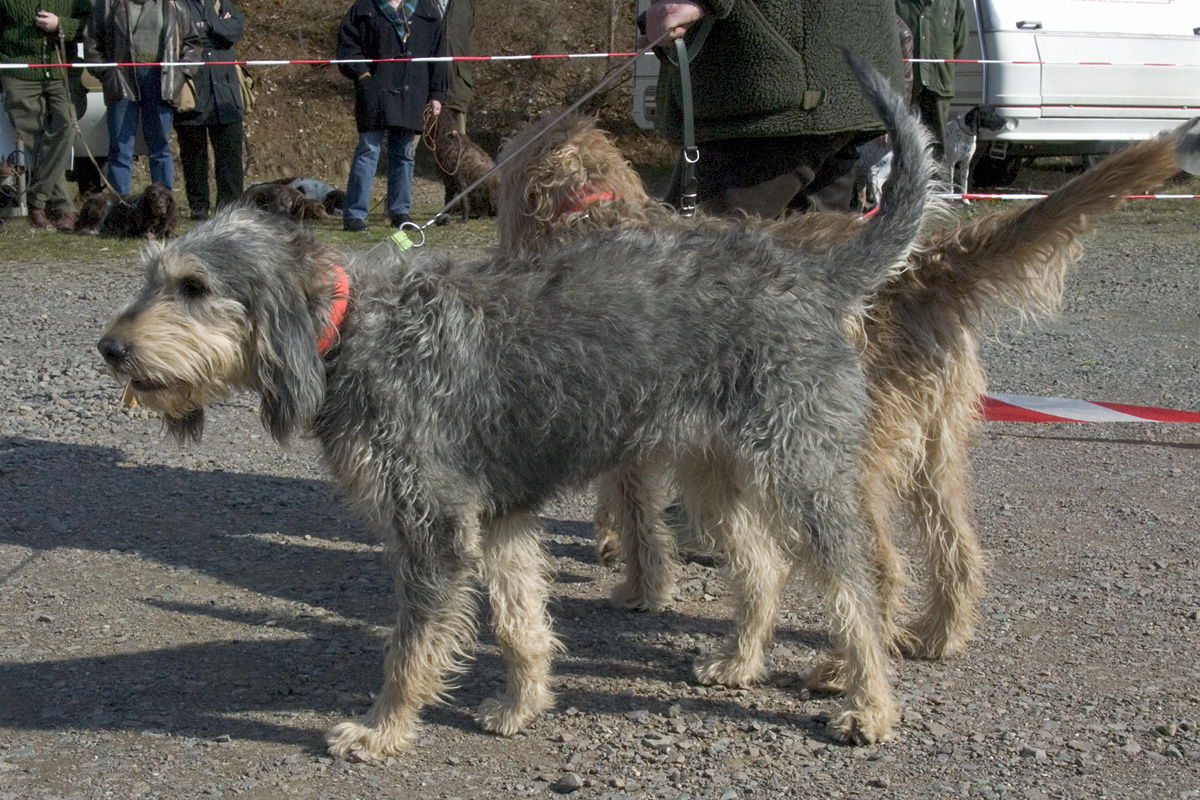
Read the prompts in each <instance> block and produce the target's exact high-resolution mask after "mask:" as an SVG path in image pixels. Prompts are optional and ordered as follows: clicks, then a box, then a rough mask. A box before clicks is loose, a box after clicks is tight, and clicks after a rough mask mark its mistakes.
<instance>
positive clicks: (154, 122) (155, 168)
mask: <svg viewBox="0 0 1200 800" xmlns="http://www.w3.org/2000/svg"><path fill="white" fill-rule="evenodd" d="M134 74H135V75H136V77H137V87H138V97H139V99H138V100H118V101H117V102H115V103H113V104H112V105H111V106H109V107H108V114H107V117H108V180H109V181H110V182H111V183H112V185H113V188H114V189H116V190H117V191H118V192H121V193H123V194H125V193H128V192H129V191H130V186H131V184H132V182H133V145H134V143H135V142H136V141H137V129H138V118H139V117H140V118H141V121H142V138H143V139H145V140H146V151H147V152H148V153H149V154H150V156H149V157H150V180H152V181H153V182H155V183H161V184H163V185H164V186H166V187H167V188H168V189H170V188H173V187H174V186H175V164H174V163H173V162H172V161H171V138H170V134H171V121H172V120H173V119H174V117H175V110H174V109H173V108H171V107H170V106H169V105H167V104H166V103H164V102H163V101H162V76H161V75H160V74H159V70H158V67H134Z"/></svg>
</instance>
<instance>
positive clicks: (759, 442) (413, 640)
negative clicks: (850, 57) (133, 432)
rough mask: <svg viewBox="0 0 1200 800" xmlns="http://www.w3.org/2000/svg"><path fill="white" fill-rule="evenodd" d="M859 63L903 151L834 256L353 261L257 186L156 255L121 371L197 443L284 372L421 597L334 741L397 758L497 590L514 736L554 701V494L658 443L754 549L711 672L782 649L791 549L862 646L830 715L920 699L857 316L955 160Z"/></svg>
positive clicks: (861, 713)
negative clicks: (354, 716)
mask: <svg viewBox="0 0 1200 800" xmlns="http://www.w3.org/2000/svg"><path fill="white" fill-rule="evenodd" d="M853 63H854V64H855V68H856V70H857V72H858V74H859V75H860V79H861V80H862V81H863V84H864V89H865V91H866V92H867V94H868V95H869V96H870V97H871V98H872V100H873V101H874V102H875V104H876V105H877V107H878V108H879V109H880V112H881V116H882V117H883V119H884V121H885V123H886V124H887V126H888V127H889V130H890V131H891V133H892V135H893V139H894V140H895V141H896V142H898V147H899V151H898V152H897V155H896V169H895V170H894V171H893V174H892V178H891V180H890V181H889V183H888V184H887V186H886V187H885V190H884V197H883V209H882V211H881V212H880V213H879V214H878V215H877V216H876V218H875V219H873V220H872V221H871V223H870V224H868V225H866V226H865V227H864V229H863V232H862V234H861V235H859V236H858V237H856V238H854V239H851V240H850V241H847V242H845V243H843V244H840V245H838V246H835V247H833V248H831V249H829V250H828V252H825V253H823V254H806V253H803V252H799V251H796V250H794V249H790V248H786V247H781V246H779V245H778V244H776V242H775V241H774V239H773V238H772V237H771V236H769V235H767V234H765V233H762V232H757V231H754V230H749V229H745V228H742V227H739V226H731V225H728V224H725V225H719V226H713V227H711V228H705V227H703V226H701V227H698V228H697V229H695V230H677V231H633V230H623V231H598V232H591V233H584V234H581V235H580V236H578V237H575V238H572V239H571V240H570V241H566V242H561V243H556V244H551V245H549V246H547V247H546V248H544V249H542V250H539V251H538V252H537V253H533V254H526V255H517V256H497V257H494V258H492V259H489V260H485V261H480V262H476V263H467V264H459V263H455V262H454V261H452V260H450V259H448V258H445V257H438V256H430V257H424V258H412V257H410V256H405V255H403V254H400V253H397V252H394V251H389V252H387V253H385V254H383V255H380V256H377V257H371V256H368V257H366V258H364V259H362V260H361V261H359V262H358V263H347V259H345V258H344V257H343V256H342V255H339V254H338V253H336V252H335V251H333V250H331V249H329V248H327V247H323V246H321V245H319V244H318V243H317V242H316V241H315V240H314V239H313V238H312V237H311V235H310V234H308V233H306V232H305V231H304V230H303V229H301V228H300V227H298V226H296V225H294V224H292V223H289V222H287V221H285V220H280V219H279V218H277V217H270V216H268V215H265V214H263V213H261V212H258V211H256V210H253V209H247V208H238V207H233V208H229V209H226V210H224V211H222V212H219V213H218V214H217V215H216V216H214V217H213V218H212V219H211V220H209V221H207V222H205V223H201V224H199V225H197V226H195V227H194V228H192V229H191V230H190V231H189V232H188V233H187V234H186V235H184V236H183V237H181V238H179V239H175V240H173V241H172V242H170V244H168V245H166V246H154V245H152V246H151V247H149V248H148V249H147V250H146V252H145V254H144V256H143V260H144V263H145V267H146V272H147V281H146V284H145V287H144V288H143V290H142V292H141V294H140V295H139V296H138V297H137V298H136V299H135V300H134V301H133V303H132V304H131V305H130V306H129V307H128V308H126V309H125V310H124V311H122V312H120V313H119V314H118V315H117V317H116V318H115V319H114V321H113V322H112V324H111V325H110V327H109V328H108V330H107V331H106V332H105V334H104V335H103V337H102V338H101V340H100V343H99V349H100V352H101V353H102V354H103V356H104V358H105V360H106V361H107V363H108V365H109V367H110V368H111V370H112V371H113V373H114V374H115V375H116V376H117V377H118V378H120V379H122V380H126V381H128V382H129V384H130V386H131V387H132V389H133V391H134V392H135V393H136V395H137V396H138V398H139V399H140V400H141V402H142V403H143V404H145V405H147V406H149V407H150V408H153V409H156V410H158V411H159V412H161V413H162V414H163V416H164V418H165V421H166V426H167V428H168V430H170V431H171V432H172V433H174V434H175V435H176V436H177V437H179V438H181V439H189V438H198V437H199V436H200V434H201V432H202V430H203V424H204V407H205V405H206V404H208V403H209V402H211V401H213V400H215V399H217V398H220V397H222V396H225V395H227V394H228V393H229V392H231V391H235V390H239V389H245V390H249V391H253V392H257V393H258V394H259V395H260V396H261V398H262V419H263V423H264V424H265V426H266V427H267V428H268V429H269V430H270V432H271V434H272V435H273V436H274V437H275V438H277V439H279V440H286V439H288V437H289V436H291V435H293V434H296V433H300V432H302V431H306V430H311V431H312V432H313V433H314V434H315V435H316V437H317V439H318V440H319V442H320V444H321V447H322V449H323V452H324V455H325V458H326V460H327V462H328V464H329V467H330V469H331V471H332V473H333V474H334V476H335V477H336V479H337V480H338V482H339V483H340V484H341V486H342V487H343V488H344V489H345V490H346V492H347V494H348V495H349V497H350V499H351V501H352V503H353V505H354V506H355V507H356V508H357V509H358V510H359V511H360V512H361V513H363V514H364V515H365V516H367V517H368V518H369V519H370V520H371V521H373V523H374V524H375V525H376V526H377V527H378V528H379V530H380V531H381V532H382V535H383V539H384V546H385V554H386V558H387V561H388V563H389V565H390V566H391V568H392V570H393V571H394V574H395V583H396V591H397V594H398V599H399V612H398V615H397V618H396V625H395V627H394V629H393V631H392V633H391V636H390V641H389V646H388V648H387V654H386V656H385V663H384V685H383V689H382V691H381V692H380V693H379V695H378V697H377V698H376V700H375V702H374V705H373V706H372V707H371V709H370V710H369V711H368V712H367V714H366V716H365V717H364V718H362V719H361V720H357V721H353V722H343V723H341V724H339V725H337V726H336V727H335V728H333V730H332V731H331V732H330V733H329V736H328V745H329V750H330V752H331V753H332V754H334V755H336V756H345V757H355V758H359V759H377V758H381V757H384V756H387V755H388V754H392V753H395V752H397V751H398V750H399V749H401V748H402V747H403V746H404V745H405V744H406V743H407V742H409V741H410V740H411V738H412V737H413V735H414V732H415V728H416V724H417V718H418V713H419V711H420V709H421V708H422V706H424V705H426V704H428V703H431V702H434V701H437V700H439V699H441V698H443V697H444V696H445V694H446V692H447V691H448V688H449V684H448V680H447V679H448V676H449V675H450V674H452V673H454V672H455V671H459V670H461V669H462V664H463V661H464V659H465V657H466V656H467V655H468V654H469V652H470V650H471V648H472V645H473V639H474V635H475V625H476V620H475V617H476V608H475V587H476V584H477V583H479V582H482V583H483V584H484V585H485V586H486V587H487V590H488V593H489V599H490V602H491V607H492V610H493V620H492V625H493V629H494V631H495V635H496V638H497V640H498V641H499V642H500V646H501V649H502V651H503V654H504V657H505V660H506V661H507V663H508V685H507V687H506V690H505V692H504V693H503V694H502V695H501V696H499V697H495V698H491V699H488V700H486V701H485V702H484V703H483V705H482V706H481V707H480V709H479V713H478V720H479V722H480V724H481V725H482V726H483V727H484V728H485V729H487V730H489V731H493V732H496V733H500V734H505V735H507V734H513V733H516V732H518V731H520V730H521V729H522V728H524V727H525V726H526V725H527V724H528V723H529V722H530V721H531V720H532V719H534V718H535V717H537V716H538V715H539V714H541V713H542V712H543V711H545V710H546V709H547V708H549V707H550V706H551V705H552V703H553V696H552V694H551V692H550V690H549V687H548V676H549V672H550V660H551V656H552V654H553V653H554V652H555V650H556V649H558V648H559V647H560V645H559V644H558V642H557V640H556V638H555V636H554V635H553V633H552V631H551V627H550V620H549V616H548V614H547V610H546V604H547V597H548V594H549V591H548V589H549V578H548V574H549V564H548V560H547V557H546V555H545V554H544V552H543V549H542V546H541V543H540V525H539V523H538V520H537V518H536V516H535V514H536V512H537V510H538V508H539V507H541V506H542V504H543V503H544V502H546V501H547V500H548V499H549V498H551V497H553V496H554V495H556V494H557V493H560V492H562V491H564V490H568V489H571V488H580V487H584V486H586V485H587V484H588V482H589V481H591V480H593V479H594V478H596V477H597V476H598V475H600V474H601V473H604V472H606V471H610V470H613V469H616V468H619V467H621V466H622V465H627V464H635V463H648V462H663V463H667V464H670V465H671V466H672V468H673V469H674V470H675V473H676V474H677V475H679V476H680V479H681V486H682V492H683V501H684V503H685V504H687V506H688V508H689V512H690V513H692V514H695V515H697V516H699V517H701V518H703V519H706V520H710V521H711V525H712V528H713V530H714V531H717V532H718V535H722V538H723V539H724V541H723V546H724V548H725V549H726V552H728V553H729V561H730V565H731V568H730V570H729V574H730V577H731V579H732V581H733V590H734V595H735V597H736V600H737V624H738V627H739V633H738V635H737V636H736V637H734V639H735V642H732V643H731V644H730V645H729V646H727V647H726V648H725V649H724V650H722V651H721V652H718V653H716V654H714V655H713V656H711V657H710V658H709V659H708V660H707V661H706V663H705V664H704V665H702V667H701V668H700V672H701V674H702V675H704V676H706V677H708V678H710V679H714V680H717V681H721V680H722V678H723V677H725V676H729V678H730V680H731V682H734V683H736V680H734V679H735V678H736V677H737V675H738V672H739V670H741V669H743V662H742V659H743V658H745V653H744V652H743V650H744V647H745V644H744V643H745V642H747V641H748V642H751V649H752V650H754V651H755V653H757V652H758V650H759V649H760V648H761V646H762V644H763V637H764V626H766V633H765V636H766V638H767V639H769V636H770V626H772V625H773V621H774V613H775V610H774V607H773V606H771V604H770V603H763V602H761V601H760V599H759V595H760V592H759V591H758V588H759V587H760V585H761V582H763V581H771V580H775V579H776V578H775V576H776V575H777V574H778V571H777V570H776V569H775V566H776V563H775V562H776V561H777V560H778V558H779V555H780V554H784V555H786V557H787V558H788V559H790V560H792V561H795V562H796V563H798V564H801V565H805V566H807V567H808V569H809V573H810V574H811V576H812V577H813V579H814V580H815V581H816V584H817V586H818V588H819V589H820V590H821V592H822V594H823V596H824V598H825V600H826V603H827V607H828V610H829V613H830V619H831V623H832V641H833V645H834V649H835V651H836V655H837V656H838V657H839V658H840V659H842V660H843V662H844V663H845V664H846V670H845V686H846V699H845V702H844V707H843V709H842V710H841V711H840V712H839V713H837V714H835V715H834V716H833V717H832V719H831V720H830V723H829V732H830V734H831V735H832V736H834V737H835V738H837V739H839V740H844V741H850V742H856V743H865V742H873V741H877V740H880V739H883V738H886V737H887V735H888V734H889V731H890V730H891V728H892V725H893V723H894V720H895V717H896V708H895V704H894V701H893V699H892V695H891V690H890V687H889V681H888V661H887V655H886V651H885V648H884V646H883V643H882V642H881V637H880V630H879V608H878V599H877V597H876V593H875V590H874V584H873V579H872V576H871V570H870V553H869V550H870V543H869V539H868V538H867V536H866V532H865V529H864V526H863V523H862V521H861V520H860V519H859V515H858V502H857V499H856V497H855V488H854V487H855V486H856V485H857V481H856V473H855V470H856V464H857V463H858V454H859V449H860V447H861V441H862V437H863V431H864V409H865V406H866V402H867V399H866V391H865V387H864V382H863V375H862V370H861V368H860V365H859V360H858V353H857V352H856V350H855V348H854V347H853V346H852V345H851V343H850V342H849V341H848V339H847V337H846V334H845V332H844V328H843V325H842V320H843V318H844V316H845V315H846V313H847V310H848V309H849V308H850V307H852V306H853V305H855V304H858V303H861V302H862V298H863V296H864V295H865V294H866V293H867V292H869V291H872V290H874V289H876V288H877V287H878V286H879V285H880V283H881V282H882V281H883V280H884V279H885V278H886V276H887V275H888V274H889V272H890V271H891V270H893V269H894V268H896V267H897V266H898V265H900V264H902V263H903V262H904V260H905V258H906V257H907V255H908V252H909V249H910V248H911V246H912V242H913V239H914V238H915V237H916V235H917V233H918V231H919V228H920V225H921V221H922V216H923V210H924V208H925V200H926V193H927V180H928V175H929V174H930V162H929V158H928V156H927V154H926V152H925V149H924V139H923V134H922V133H921V131H920V126H919V123H918V122H917V121H916V120H915V119H914V118H912V117H911V116H909V115H908V113H907V112H906V111H905V109H904V105H903V103H902V101H901V100H900V99H899V97H898V96H897V95H896V94H895V93H894V92H893V91H892V90H891V88H890V86H889V85H888V84H887V82H886V80H885V79H883V78H882V77H881V76H879V75H878V73H876V72H875V71H874V70H873V69H871V68H869V67H868V66H866V65H865V64H864V63H862V62H858V61H857V60H855V61H854V62H853ZM343 267H344V269H343ZM347 274H348V279H347V278H345V275H347ZM343 303H344V309H343V308H342V306H343ZM768 553H769V554H773V555H770V556H764V554H768ZM739 639H740V640H742V641H743V649H739V648H738V647H737V646H736V640H739ZM753 656H754V653H752V654H751V657H753Z"/></svg>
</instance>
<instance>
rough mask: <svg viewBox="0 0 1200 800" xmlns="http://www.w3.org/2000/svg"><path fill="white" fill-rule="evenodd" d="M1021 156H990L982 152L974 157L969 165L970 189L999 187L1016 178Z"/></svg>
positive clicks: (1021, 159)
mask: <svg viewBox="0 0 1200 800" xmlns="http://www.w3.org/2000/svg"><path fill="white" fill-rule="evenodd" d="M1023 166H1025V159H1023V158H992V157H991V156H989V155H987V154H986V153H984V154H983V155H977V156H976V157H975V163H974V164H973V165H972V166H971V189H973V190H975V189H1001V188H1004V187H1006V186H1011V185H1012V183H1013V181H1015V180H1016V179H1017V174H1018V173H1020V171H1021V167H1023Z"/></svg>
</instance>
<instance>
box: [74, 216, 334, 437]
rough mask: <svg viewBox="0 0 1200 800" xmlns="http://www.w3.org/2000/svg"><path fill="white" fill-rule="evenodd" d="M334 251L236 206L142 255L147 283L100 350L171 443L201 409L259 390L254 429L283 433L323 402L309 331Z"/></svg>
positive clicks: (321, 304)
mask: <svg viewBox="0 0 1200 800" xmlns="http://www.w3.org/2000/svg"><path fill="white" fill-rule="evenodd" d="M338 260H339V259H338V257H337V255H336V254H335V253H333V252H332V251H330V250H328V249H327V248H325V247H322V246H321V245H318V244H317V243H316V241H315V240H314V239H313V238H312V237H311V236H310V235H309V234H307V233H306V232H305V231H304V230H303V229H302V228H301V226H299V225H296V224H295V223H293V222H291V221H290V220H287V219H284V218H282V217H278V216H273V215H267V214H263V213H262V212H259V211H256V210H253V209H248V208H244V207H240V206H234V207H231V208H228V209H223V210H221V211H219V212H218V213H217V214H216V215H214V216H213V217H212V218H211V219H210V220H208V221H206V222H203V223H200V224H198V225H196V226H194V227H193V228H192V229H191V230H189V231H188V232H187V233H186V234H184V235H183V236H181V237H179V238H177V239H172V240H171V241H170V242H169V243H168V244H166V245H163V244H160V243H157V242H152V243H151V244H149V245H148V246H147V247H146V249H145V250H144V252H143V255H142V262H143V264H144V266H145V269H146V283H145V285H144V287H143V288H142V291H141V293H140V294H139V295H138V297H137V298H136V299H135V300H134V301H133V302H132V303H131V304H130V305H129V306H128V307H127V308H126V309H125V310H123V311H121V312H120V313H119V314H118V315H117V316H116V318H115V319H114V320H113V321H112V323H111V324H110V325H109V326H108V329H107V330H106V331H105V333H104V335H103V336H102V337H101V339H100V342H99V345H98V347H99V350H100V353H101V355H102V356H103V357H104V360H105V362H106V363H107V364H108V367H109V369H110V370H111V371H112V372H113V374H114V375H115V376H116V377H117V378H118V379H120V380H123V381H127V382H128V383H129V385H130V386H131V387H132V389H133V391H134V393H135V394H136V396H137V397H138V399H139V401H140V402H142V403H143V404H144V405H145V406H147V407H148V408H151V409H153V410H156V411H158V412H159V413H161V414H162V415H163V418H164V420H165V423H166V426H167V429H168V430H169V431H171V433H172V434H174V435H175V436H176V437H177V438H178V439H180V440H188V439H199V438H200V435H201V433H202V431H203V427H204V408H205V406H206V405H208V404H209V403H211V402H212V401H214V400H217V399H220V398H222V397H225V396H227V395H228V394H229V393H230V392H233V391H235V390H239V389H248V390H251V391H255V392H258V393H259V395H260V396H261V398H262V419H263V424H264V425H265V426H266V428H267V429H268V430H269V431H270V432H271V434H272V435H273V436H274V437H275V438H277V439H279V440H286V439H287V438H288V437H289V436H290V434H291V433H293V432H294V431H295V430H297V429H298V428H300V427H302V426H306V425H307V424H309V423H310V422H311V420H312V418H313V417H314V415H315V414H316V412H317V409H318V407H319V406H320V403H321V401H322V399H323V397H324V366H323V365H322V363H321V358H320V355H319V354H318V352H317V336H318V333H319V332H320V331H321V330H322V329H323V319H324V316H325V315H326V314H327V313H328V309H329V307H330V305H331V302H332V294H333V286H332V284H331V282H330V280H329V275H330V273H331V271H332V266H331V265H332V264H334V263H337V261H338Z"/></svg>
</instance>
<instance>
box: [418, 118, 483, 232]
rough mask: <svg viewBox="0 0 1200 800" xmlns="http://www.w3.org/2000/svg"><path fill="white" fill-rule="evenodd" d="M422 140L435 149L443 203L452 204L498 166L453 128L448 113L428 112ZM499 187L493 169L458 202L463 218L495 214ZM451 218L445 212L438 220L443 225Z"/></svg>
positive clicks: (480, 148) (434, 158) (481, 149)
mask: <svg viewBox="0 0 1200 800" xmlns="http://www.w3.org/2000/svg"><path fill="white" fill-rule="evenodd" d="M421 141H423V142H425V145H426V146H427V147H428V148H429V149H430V150H432V151H433V160H434V161H435V162H436V163H437V167H438V171H439V172H441V174H442V185H443V186H444V187H445V199H444V200H443V202H444V203H449V202H450V201H451V200H453V199H454V198H455V197H457V196H458V195H459V193H460V192H462V191H463V189H466V188H467V187H468V186H470V185H471V184H473V183H475V182H476V181H477V180H479V179H480V178H481V177H483V176H484V175H486V174H487V173H488V172H489V171H490V170H492V169H493V168H495V166H496V162H495V161H493V160H492V157H491V156H489V155H488V154H487V152H486V151H485V150H484V149H483V148H482V147H480V146H479V145H477V144H475V142H473V141H471V139H470V137H469V136H467V135H466V134H464V133H461V132H459V131H458V130H457V129H456V128H455V127H454V124H453V122H452V121H451V118H450V114H448V113H442V114H437V115H434V114H426V117H425V129H424V131H423V132H422V135H421ZM499 188H500V176H499V175H498V174H496V173H495V172H492V173H491V174H490V175H488V176H487V178H486V179H485V180H484V182H483V183H481V184H480V185H479V186H478V187H476V188H475V189H472V190H471V191H470V193H468V194H467V196H466V197H464V198H463V199H462V200H461V201H459V206H460V207H461V208H462V221H463V222H466V221H467V220H468V219H470V218H471V217H494V216H496V208H497V204H498V199H497V198H498V192H499ZM449 221H450V219H449V217H448V216H447V215H443V216H441V217H439V218H438V220H437V223H438V224H439V225H444V224H446V223H448V222H449Z"/></svg>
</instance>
